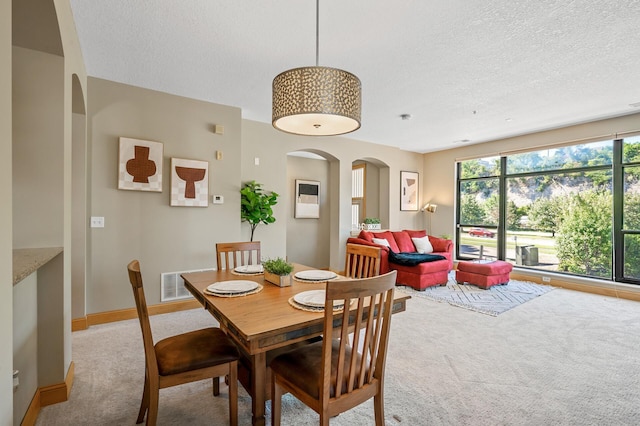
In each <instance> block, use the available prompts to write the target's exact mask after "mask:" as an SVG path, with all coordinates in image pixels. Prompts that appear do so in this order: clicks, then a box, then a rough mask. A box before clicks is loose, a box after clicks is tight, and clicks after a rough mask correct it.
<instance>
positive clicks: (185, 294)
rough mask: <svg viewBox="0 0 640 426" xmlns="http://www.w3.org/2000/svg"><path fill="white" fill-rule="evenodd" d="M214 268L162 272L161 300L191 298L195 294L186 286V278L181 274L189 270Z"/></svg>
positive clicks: (201, 270)
mask: <svg viewBox="0 0 640 426" xmlns="http://www.w3.org/2000/svg"><path fill="white" fill-rule="evenodd" d="M212 270H213V269H196V270H194V271H180V272H164V273H162V274H160V301H161V302H169V301H172V300H181V299H190V298H192V297H193V296H192V295H191V293H189V290H187V289H186V288H184V280H183V279H182V277H181V276H180V274H184V273H187V272H203V271H212Z"/></svg>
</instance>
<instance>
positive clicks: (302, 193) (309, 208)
mask: <svg viewBox="0 0 640 426" xmlns="http://www.w3.org/2000/svg"><path fill="white" fill-rule="evenodd" d="M294 217H295V218H296V219H318V218H320V182H318V181H315V180H301V179H296V206H295V213H294Z"/></svg>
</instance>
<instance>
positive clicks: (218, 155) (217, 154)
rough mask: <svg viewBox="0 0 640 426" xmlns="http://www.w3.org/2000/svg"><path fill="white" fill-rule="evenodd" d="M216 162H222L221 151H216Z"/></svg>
mask: <svg viewBox="0 0 640 426" xmlns="http://www.w3.org/2000/svg"><path fill="white" fill-rule="evenodd" d="M216 160H222V151H216Z"/></svg>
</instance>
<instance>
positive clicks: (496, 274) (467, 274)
mask: <svg viewBox="0 0 640 426" xmlns="http://www.w3.org/2000/svg"><path fill="white" fill-rule="evenodd" d="M512 269H513V266H512V265H511V264H510V263H509V262H504V261H502V260H495V261H493V262H463V261H461V262H458V269H457V270H456V282H458V284H462V283H464V282H467V283H469V284H473V285H477V286H478V287H480V288H484V289H487V288H489V287H491V286H492V285H500V284H507V283H508V282H509V273H510V272H511V270H512Z"/></svg>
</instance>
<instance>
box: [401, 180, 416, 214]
mask: <svg viewBox="0 0 640 426" xmlns="http://www.w3.org/2000/svg"><path fill="white" fill-rule="evenodd" d="M418 185H419V180H418V172H405V171H401V172H400V210H414V211H417V210H418V194H419V192H418Z"/></svg>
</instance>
